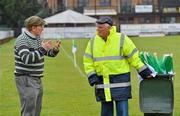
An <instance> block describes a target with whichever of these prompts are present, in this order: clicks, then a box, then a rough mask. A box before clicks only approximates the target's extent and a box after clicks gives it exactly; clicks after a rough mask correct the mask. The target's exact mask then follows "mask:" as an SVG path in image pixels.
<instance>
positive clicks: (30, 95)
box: [15, 76, 43, 116]
mask: <svg viewBox="0 0 180 116" xmlns="http://www.w3.org/2000/svg"><path fill="white" fill-rule="evenodd" d="M15 81H16V87H17V90H18V92H19V96H20V102H21V116H40V112H41V106H42V96H43V86H42V83H41V79H40V78H36V77H30V76H15Z"/></svg>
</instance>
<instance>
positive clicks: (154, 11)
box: [47, 0, 180, 25]
mask: <svg viewBox="0 0 180 116" xmlns="http://www.w3.org/2000/svg"><path fill="white" fill-rule="evenodd" d="M47 3H48V7H49V9H50V11H51V13H52V14H54V13H57V12H61V11H64V10H66V9H72V10H75V11H78V12H80V13H83V14H85V15H88V16H93V17H96V18H98V17H100V16H111V17H112V18H113V19H114V20H115V24H116V25H119V24H142V23H146V24H148V23H149V24H152V23H155V24H156V23H180V0H47Z"/></svg>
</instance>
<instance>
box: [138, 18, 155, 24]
mask: <svg viewBox="0 0 180 116" xmlns="http://www.w3.org/2000/svg"><path fill="white" fill-rule="evenodd" d="M139 23H146V24H148V23H155V18H154V17H141V18H139Z"/></svg>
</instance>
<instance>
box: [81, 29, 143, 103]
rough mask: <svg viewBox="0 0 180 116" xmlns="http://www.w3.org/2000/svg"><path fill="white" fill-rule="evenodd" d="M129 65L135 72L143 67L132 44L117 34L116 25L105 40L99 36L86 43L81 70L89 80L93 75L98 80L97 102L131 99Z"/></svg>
mask: <svg viewBox="0 0 180 116" xmlns="http://www.w3.org/2000/svg"><path fill="white" fill-rule="evenodd" d="M130 65H131V66H133V67H134V68H136V69H137V70H138V71H142V70H143V69H144V68H145V65H144V64H143V63H142V62H141V60H140V58H139V55H138V50H137V48H136V47H135V45H134V44H133V42H132V41H131V40H130V39H129V38H128V37H127V36H125V35H123V34H121V33H117V32H116V27H115V26H112V28H111V30H110V34H109V36H108V37H107V40H106V41H104V40H103V38H101V37H100V36H98V35H96V36H95V38H93V39H91V40H90V41H89V43H88V45H87V48H86V51H85V54H84V69H85V72H86V74H87V77H88V78H89V77H91V75H94V74H96V75H97V77H98V79H99V81H98V83H97V84H96V86H95V88H96V97H97V101H111V100H121V99H128V98H131V85H130ZM122 89H124V90H122ZM118 90H119V91H120V92H119V93H118V92H117V91H118ZM113 91H114V93H113ZM124 91H125V92H124ZM99 93H102V94H101V95H100V94H99ZM116 93H117V94H116ZM119 96H121V97H119ZM124 96H125V98H124Z"/></svg>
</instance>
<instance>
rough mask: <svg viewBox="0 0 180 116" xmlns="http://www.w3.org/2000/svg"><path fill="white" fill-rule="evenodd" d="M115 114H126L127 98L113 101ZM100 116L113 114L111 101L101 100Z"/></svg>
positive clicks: (118, 115) (126, 115)
mask: <svg viewBox="0 0 180 116" xmlns="http://www.w3.org/2000/svg"><path fill="white" fill-rule="evenodd" d="M115 104H116V116H128V100H123V101H115ZM101 116H114V104H113V101H111V102H101Z"/></svg>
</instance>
